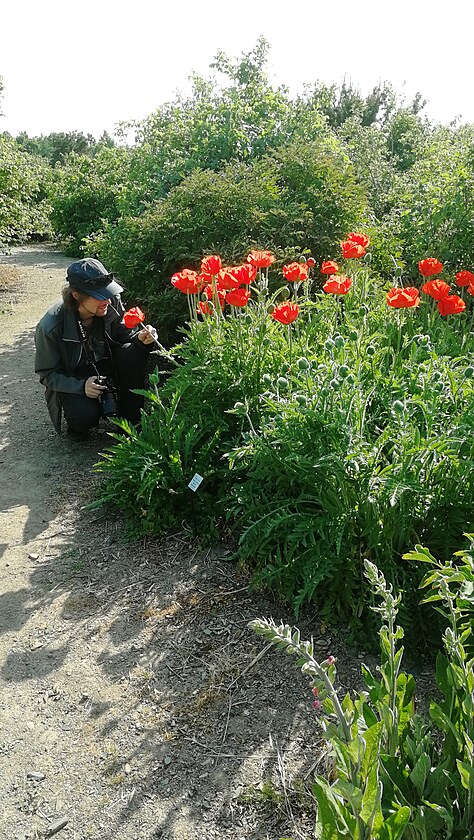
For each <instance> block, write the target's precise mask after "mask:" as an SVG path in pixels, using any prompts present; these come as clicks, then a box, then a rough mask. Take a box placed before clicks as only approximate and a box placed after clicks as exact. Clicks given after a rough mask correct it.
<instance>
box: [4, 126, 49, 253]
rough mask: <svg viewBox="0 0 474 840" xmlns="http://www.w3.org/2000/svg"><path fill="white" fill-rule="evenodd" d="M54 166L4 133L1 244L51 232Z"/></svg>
mask: <svg viewBox="0 0 474 840" xmlns="http://www.w3.org/2000/svg"><path fill="white" fill-rule="evenodd" d="M49 182H50V170H49V167H48V166H47V164H46V163H45V162H44V161H42V160H41V159H39V158H37V157H35V156H33V155H30V154H28V153H27V152H24V151H22V150H21V149H20V148H19V147H18V145H17V144H16V143H15V141H14V140H12V139H11V138H9V137H8V136H7V135H5V134H3V135H2V134H0V245H2V244H3V245H5V244H9V243H10V242H23V241H25V240H27V239H29V238H31V237H45V236H47V235H48V234H50V231H51V228H50V223H49V218H48V217H49V211H50V207H49V203H48V200H47V191H48V187H49Z"/></svg>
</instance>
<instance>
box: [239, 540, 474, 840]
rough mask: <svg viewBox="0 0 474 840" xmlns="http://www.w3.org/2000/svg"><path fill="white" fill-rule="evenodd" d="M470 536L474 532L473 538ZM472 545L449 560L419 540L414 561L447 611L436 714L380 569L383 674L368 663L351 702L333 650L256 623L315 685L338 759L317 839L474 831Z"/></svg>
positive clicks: (436, 836)
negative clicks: (413, 667) (425, 708)
mask: <svg viewBox="0 0 474 840" xmlns="http://www.w3.org/2000/svg"><path fill="white" fill-rule="evenodd" d="M471 539H472V537H471ZM472 549H473V545H472V542H471V548H470V550H469V551H465V552H458V556H460V557H461V561H460V562H458V563H457V564H453V563H452V562H447V563H441V562H438V561H436V560H435V559H434V557H433V556H432V555H431V554H430V552H429V551H428V550H427V549H425V548H422V547H421V546H417V547H416V549H415V551H414V552H410V553H409V554H408V555H406V556H407V559H412V560H422V561H423V562H427V563H429V564H430V565H431V566H432V567H433V568H434V570H433V571H431V572H428V574H427V575H425V577H424V579H423V582H422V586H423V587H427V586H431V587H432V588H433V589H434V590H435V592H434V594H433V595H431V596H429V597H428V598H426V599H425V601H430V602H431V601H436V602H437V603H439V604H441V607H442V609H443V612H444V613H445V615H446V617H447V627H446V630H445V633H444V637H443V641H444V648H445V655H442V654H439V656H438V662H437V673H436V676H437V682H438V687H439V689H440V691H441V694H442V696H443V700H442V702H441V703H437V702H434V701H433V702H432V703H431V706H430V718H431V721H430V722H427V721H426V720H424V719H423V718H422V717H421V716H420V715H418V714H416V713H415V709H414V692H415V681H414V678H413V676H412V675H411V674H407V673H405V672H403V671H402V668H401V666H402V657H403V647H401V646H400V641H401V639H402V638H403V630H402V628H401V627H399V626H397V624H396V619H397V613H398V608H399V604H400V596H398V597H395V596H394V595H393V592H392V588H391V587H390V586H387V584H386V581H385V578H384V576H383V574H382V573H381V572H380V571H379V570H378V569H377V567H376V566H375V565H374V564H373V563H370V562H369V561H367V560H366V561H365V563H364V573H365V576H366V578H367V579H368V581H369V584H370V588H371V590H372V593H373V596H374V597H375V598H376V599H377V600H376V603H375V605H374V607H373V609H374V610H375V611H376V612H377V613H379V614H380V616H381V619H382V624H381V628H380V632H379V636H380V654H381V664H380V668H379V669H378V670H379V674H380V676H377V677H376V676H374V675H373V674H372V673H371V672H370V670H369V669H368V668H367V667H366V666H365V665H363V666H362V674H363V677H364V681H365V685H366V690H365V691H362V692H360V693H359V694H358V695H357V696H355V697H351V696H350V694H346V696H345V697H344V699H343V700H341V699H340V698H339V696H338V693H337V691H336V689H335V680H336V667H335V660H334V658H333V657H328V659H326V660H325V661H324V662H322V663H320V662H318V661H317V660H316V659H315V658H314V649H313V642H312V640H311V642H302V641H301V639H300V634H299V631H298V630H295V631H293V630H292V628H291V627H289V626H288V625H280V626H277V625H276V624H275V622H273V621H269V620H267V619H261V620H258V621H254V622H252V625H251V626H253V628H254V630H255V631H256V632H257V633H259V634H261V635H263V636H265V638H267V639H268V640H270V641H271V642H274V643H275V644H276V645H277V647H279V648H281V649H282V650H285V651H286V652H288V653H291V654H294V655H296V656H297V658H298V664H299V665H300V666H301V670H302V671H303V673H304V674H306V675H308V676H309V677H310V679H311V682H312V689H313V697H314V702H313V705H314V706H315V708H316V709H318V710H319V711H320V713H321V726H322V730H323V733H324V736H325V738H326V740H327V742H328V746H330V747H331V748H332V752H333V755H334V759H335V770H334V774H333V775H334V776H335V779H334V780H333V781H332V782H331V783H329V782H328V781H326V780H325V779H324V778H322V777H320V776H317V777H316V779H315V784H314V795H315V798H316V801H317V817H316V829H315V837H316V838H318V840H336V838H337V840H351V838H352V840H395V838H398V840H402V838H403V840H420V838H423V840H464V838H467V837H472V836H473V832H474V699H473V698H474V659H472V658H471V657H470V656H469V655H468V653H467V652H466V647H465V645H466V642H469V641H471V643H472V630H473V627H472V620H471V621H470V622H469V623H468V624H463V621H465V619H466V606H465V605H466V592H469V593H471V594H470V599H468V603H469V612H470V614H471V618H472V603H473V600H474V599H473V598H472V587H473V585H474V564H473V559H472Z"/></svg>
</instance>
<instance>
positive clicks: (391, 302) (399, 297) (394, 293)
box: [387, 286, 420, 309]
mask: <svg viewBox="0 0 474 840" xmlns="http://www.w3.org/2000/svg"><path fill="white" fill-rule="evenodd" d="M387 304H388V306H392V307H393V308H394V309H411V308H412V307H414V306H419V305H420V294H419V292H418V289H416V288H415V287H414V286H407V288H406V289H397V288H395V289H390V291H389V292H388V293H387Z"/></svg>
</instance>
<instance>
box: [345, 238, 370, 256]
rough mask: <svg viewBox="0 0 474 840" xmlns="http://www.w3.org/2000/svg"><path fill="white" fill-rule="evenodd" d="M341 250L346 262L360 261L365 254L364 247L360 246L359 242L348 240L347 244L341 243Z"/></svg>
mask: <svg viewBox="0 0 474 840" xmlns="http://www.w3.org/2000/svg"><path fill="white" fill-rule="evenodd" d="M341 249H342V256H343V257H344V259H345V260H358V259H359V257H363V256H364V254H365V249H364V247H363V246H362V245H359V243H358V242H352V240H350V239H346V241H345V242H341Z"/></svg>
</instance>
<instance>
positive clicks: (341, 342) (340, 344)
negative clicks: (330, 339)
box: [334, 335, 346, 349]
mask: <svg viewBox="0 0 474 840" xmlns="http://www.w3.org/2000/svg"><path fill="white" fill-rule="evenodd" d="M345 343H346V342H345V341H344V338H343V336H342V335H335V336H334V344H335V345H336V347H338V348H339V349H341V347H344V344H345Z"/></svg>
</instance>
